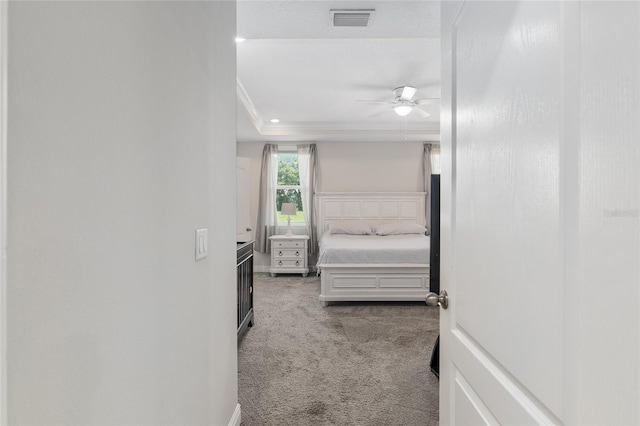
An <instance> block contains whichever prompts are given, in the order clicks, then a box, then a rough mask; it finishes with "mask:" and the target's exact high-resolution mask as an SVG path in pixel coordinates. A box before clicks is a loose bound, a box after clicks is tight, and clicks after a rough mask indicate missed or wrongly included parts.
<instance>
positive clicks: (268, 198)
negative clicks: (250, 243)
mask: <svg viewBox="0 0 640 426" xmlns="http://www.w3.org/2000/svg"><path fill="white" fill-rule="evenodd" d="M277 184H278V145H273V144H266V145H265V146H264V149H263V150H262V169H261V171H260V198H259V203H258V225H257V226H256V242H255V250H256V251H259V252H260V253H269V252H270V251H271V240H269V237H270V236H272V235H275V234H277V233H278V213H277V211H276V185H277Z"/></svg>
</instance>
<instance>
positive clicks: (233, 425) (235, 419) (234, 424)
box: [229, 404, 242, 426]
mask: <svg viewBox="0 0 640 426" xmlns="http://www.w3.org/2000/svg"><path fill="white" fill-rule="evenodd" d="M241 421H242V418H241V415H240V404H236V409H235V410H234V411H233V416H231V420H229V426H240V422H241Z"/></svg>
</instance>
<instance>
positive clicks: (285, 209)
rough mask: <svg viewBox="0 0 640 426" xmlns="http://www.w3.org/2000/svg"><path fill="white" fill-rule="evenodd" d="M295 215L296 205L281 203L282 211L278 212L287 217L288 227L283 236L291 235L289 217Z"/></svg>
mask: <svg viewBox="0 0 640 426" xmlns="http://www.w3.org/2000/svg"><path fill="white" fill-rule="evenodd" d="M297 213H298V212H297V211H296V205H295V204H294V203H282V210H280V214H282V215H283V216H285V215H286V216H287V225H288V227H289V228H288V229H287V233H286V234H285V235H293V233H292V232H291V216H295V215H296V214H297Z"/></svg>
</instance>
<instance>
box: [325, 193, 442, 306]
mask: <svg viewBox="0 0 640 426" xmlns="http://www.w3.org/2000/svg"><path fill="white" fill-rule="evenodd" d="M317 202H318V228H317V229H318V240H319V254H318V262H317V268H318V272H319V273H320V277H321V278H320V281H321V284H320V296H319V298H320V302H321V303H322V304H323V305H324V306H326V305H327V304H329V303H331V302H337V301H412V300H415V301H421V300H424V297H425V295H426V293H428V291H429V290H428V289H429V237H428V236H425V235H424V234H418V233H414V234H400V235H384V236H378V235H353V234H333V233H330V232H329V229H330V228H335V227H336V226H340V225H342V224H346V225H349V224H352V225H353V227H356V228H357V227H358V226H359V224H368V225H370V226H371V227H372V228H374V229H375V228H378V227H381V225H382V224H387V225H391V227H392V228H395V225H394V224H398V226H399V227H402V225H406V227H411V226H415V227H418V226H424V224H425V218H424V206H425V193H424V192H400V193H318V194H317ZM334 231H335V229H334Z"/></svg>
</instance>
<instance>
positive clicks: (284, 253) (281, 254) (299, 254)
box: [273, 248, 304, 259]
mask: <svg viewBox="0 0 640 426" xmlns="http://www.w3.org/2000/svg"><path fill="white" fill-rule="evenodd" d="M273 257H274V259H286V258H288V259H301V258H303V257H304V249H303V248H300V249H297V250H295V249H273Z"/></svg>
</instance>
